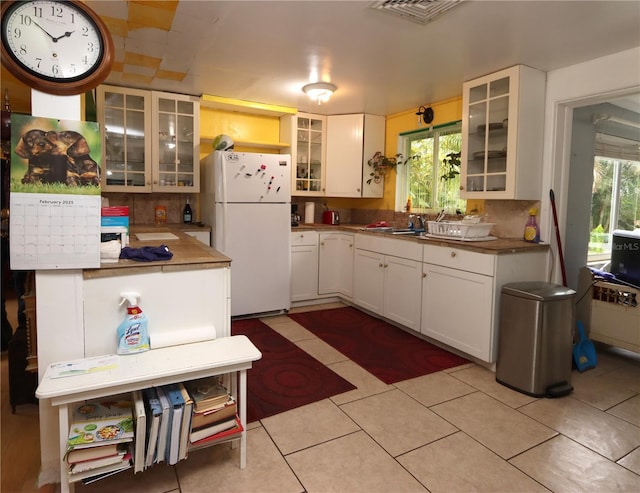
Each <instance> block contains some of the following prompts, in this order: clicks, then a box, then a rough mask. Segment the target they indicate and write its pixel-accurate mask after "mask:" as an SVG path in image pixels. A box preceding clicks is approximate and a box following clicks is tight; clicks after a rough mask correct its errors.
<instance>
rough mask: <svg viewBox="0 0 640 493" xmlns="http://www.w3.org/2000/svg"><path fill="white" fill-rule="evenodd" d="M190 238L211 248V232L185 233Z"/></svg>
mask: <svg viewBox="0 0 640 493" xmlns="http://www.w3.org/2000/svg"><path fill="white" fill-rule="evenodd" d="M185 233H187V234H188V235H189V236H192V237H193V238H195V239H196V240H200V241H201V242H202V243H204V244H205V245H207V246H211V231H185Z"/></svg>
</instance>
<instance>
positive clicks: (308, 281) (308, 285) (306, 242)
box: [291, 231, 318, 301]
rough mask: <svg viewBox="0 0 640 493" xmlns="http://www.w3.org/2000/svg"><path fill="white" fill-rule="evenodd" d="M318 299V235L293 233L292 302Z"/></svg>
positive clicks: (302, 232) (311, 232) (304, 232)
mask: <svg viewBox="0 0 640 493" xmlns="http://www.w3.org/2000/svg"><path fill="white" fill-rule="evenodd" d="M317 297H318V233H317V232H315V231H300V232H295V233H291V301H302V300H310V299H314V298H317Z"/></svg>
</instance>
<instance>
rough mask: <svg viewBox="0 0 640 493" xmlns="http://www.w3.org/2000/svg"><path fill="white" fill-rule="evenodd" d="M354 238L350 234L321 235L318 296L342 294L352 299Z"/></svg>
mask: <svg viewBox="0 0 640 493" xmlns="http://www.w3.org/2000/svg"><path fill="white" fill-rule="evenodd" d="M353 236H354V235H352V234H349V233H320V250H319V251H320V254H319V263H318V294H341V295H342V296H344V297H346V298H351V295H352V291H353V250H354V248H353V243H354V238H353Z"/></svg>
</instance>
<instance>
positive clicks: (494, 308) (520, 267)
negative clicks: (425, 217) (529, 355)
mask: <svg viewBox="0 0 640 493" xmlns="http://www.w3.org/2000/svg"><path fill="white" fill-rule="evenodd" d="M423 255H424V256H423V261H424V263H423V267H422V277H423V285H422V317H421V325H420V332H421V333H423V334H424V335H426V336H429V337H431V338H433V339H435V340H438V341H440V342H443V343H445V344H447V345H449V346H451V347H453V348H456V349H459V350H461V351H463V352H465V353H467V354H469V355H471V356H475V357H476V358H479V359H480V360H482V361H486V362H489V363H493V362H494V361H495V360H496V358H497V348H498V329H499V325H500V298H501V290H502V286H503V285H504V284H507V283H510V282H519V281H524V280H526V281H544V280H545V278H546V270H545V266H546V258H547V255H548V254H547V252H546V251H535V252H517V253H503V254H500V255H491V254H484V253H478V252H471V251H468V250H461V249H458V248H454V247H448V246H447V247H445V246H436V245H425V247H424V253H423Z"/></svg>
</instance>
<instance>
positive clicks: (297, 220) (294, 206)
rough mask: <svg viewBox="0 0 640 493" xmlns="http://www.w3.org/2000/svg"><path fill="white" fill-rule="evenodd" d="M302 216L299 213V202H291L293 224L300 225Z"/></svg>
mask: <svg viewBox="0 0 640 493" xmlns="http://www.w3.org/2000/svg"><path fill="white" fill-rule="evenodd" d="M300 221H302V218H301V217H300V214H298V204H291V226H300Z"/></svg>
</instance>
